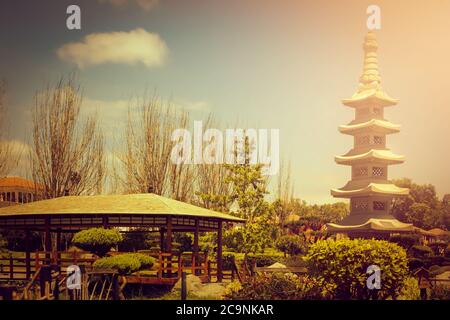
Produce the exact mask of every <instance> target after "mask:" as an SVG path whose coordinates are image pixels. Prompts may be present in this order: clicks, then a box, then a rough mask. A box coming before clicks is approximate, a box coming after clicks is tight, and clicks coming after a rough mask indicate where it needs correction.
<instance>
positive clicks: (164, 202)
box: [0, 193, 244, 281]
mask: <svg viewBox="0 0 450 320" xmlns="http://www.w3.org/2000/svg"><path fill="white" fill-rule="evenodd" d="M226 222H237V223H243V222H244V220H243V219H239V218H237V217H234V216H231V215H228V214H224V213H220V212H216V211H212V210H208V209H205V208H201V207H197V206H194V205H191V204H187V203H184V202H180V201H176V200H173V199H169V198H165V197H162V196H159V195H156V194H151V193H148V194H130V195H97V196H66V197H61V198H55V199H50V200H43V201H37V202H33V203H28V204H23V205H15V206H10V207H6V208H1V209H0V229H17V230H24V231H25V232H26V234H29V233H30V231H40V232H44V234H45V240H44V243H45V251H46V252H47V254H49V253H50V252H52V251H60V246H61V234H62V233H69V232H77V231H79V230H81V229H87V228H93V227H104V228H110V227H123V228H151V230H152V231H159V232H160V242H161V248H162V250H161V251H164V254H165V255H166V256H170V255H171V253H172V242H173V241H172V240H173V233H174V232H193V233H194V241H193V253H192V255H193V257H198V255H199V245H198V239H199V233H200V232H217V252H216V256H217V257H216V262H217V280H218V281H221V280H222V275H223V273H222V228H223V224H224V223H226ZM52 234H56V245H57V247H58V248H52ZM27 238H28V237H27ZM26 242H27V241H26ZM25 254H26V257H25V259H24V263H25V269H26V272H25V273H26V278H29V276H30V272H32V270H31V263H32V260H33V259H32V257H31V252H30V250H29V248H27V249H26V253H25Z"/></svg>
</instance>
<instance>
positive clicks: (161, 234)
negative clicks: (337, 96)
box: [159, 228, 164, 252]
mask: <svg viewBox="0 0 450 320" xmlns="http://www.w3.org/2000/svg"><path fill="white" fill-rule="evenodd" d="M159 249H160V251H161V252H164V229H163V228H159Z"/></svg>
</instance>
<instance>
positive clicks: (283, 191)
mask: <svg viewBox="0 0 450 320" xmlns="http://www.w3.org/2000/svg"><path fill="white" fill-rule="evenodd" d="M276 194H277V200H276V203H275V204H276V206H275V213H276V215H277V219H278V223H279V224H280V225H281V226H282V227H283V226H284V225H285V224H286V221H287V218H288V217H289V215H290V214H292V213H293V207H292V202H293V201H294V185H293V182H292V181H291V163H290V162H289V163H288V165H287V166H285V164H284V162H282V163H281V166H280V171H279V175H278V181H277V191H276Z"/></svg>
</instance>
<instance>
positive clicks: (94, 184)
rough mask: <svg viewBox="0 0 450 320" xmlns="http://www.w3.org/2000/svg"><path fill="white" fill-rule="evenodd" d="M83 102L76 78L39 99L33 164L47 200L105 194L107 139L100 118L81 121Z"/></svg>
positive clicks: (48, 90)
mask: <svg viewBox="0 0 450 320" xmlns="http://www.w3.org/2000/svg"><path fill="white" fill-rule="evenodd" d="M82 99H83V97H82V94H81V89H80V87H79V86H77V85H75V80H74V77H73V76H70V77H68V78H67V79H65V78H61V79H60V80H59V81H58V82H57V83H56V85H55V86H54V87H51V86H50V85H49V86H47V88H46V89H45V90H44V91H43V92H38V93H37V94H36V95H35V105H34V110H33V146H32V151H31V152H30V161H31V164H32V174H33V178H34V181H35V182H37V183H39V184H41V185H42V187H43V193H44V195H43V196H44V197H45V198H55V197H60V196H63V195H66V194H67V193H68V194H70V195H81V194H94V193H100V192H101V191H102V187H103V182H104V177H105V160H104V138H103V134H102V132H101V131H100V129H99V128H98V126H97V119H96V116H91V117H88V118H87V119H81V116H80V107H81V104H82ZM83 120H84V121H83Z"/></svg>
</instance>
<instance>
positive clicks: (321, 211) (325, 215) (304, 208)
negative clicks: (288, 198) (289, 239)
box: [287, 199, 349, 233]
mask: <svg viewBox="0 0 450 320" xmlns="http://www.w3.org/2000/svg"><path fill="white" fill-rule="evenodd" d="M291 205H292V206H293V209H292V212H293V214H295V215H297V216H299V219H298V220H297V221H290V222H288V223H287V227H288V228H289V229H290V230H291V231H292V232H296V233H298V232H300V231H303V230H306V229H312V230H320V229H321V228H322V226H323V225H325V224H326V223H330V222H332V223H335V222H339V221H341V220H342V219H343V218H345V217H346V216H347V215H348V214H349V206H348V204H347V203H344V202H337V203H332V204H323V205H316V204H314V205H308V204H307V203H306V202H305V201H300V200H298V199H296V201H295V202H292V204H291ZM300 229H302V230H300Z"/></svg>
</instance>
